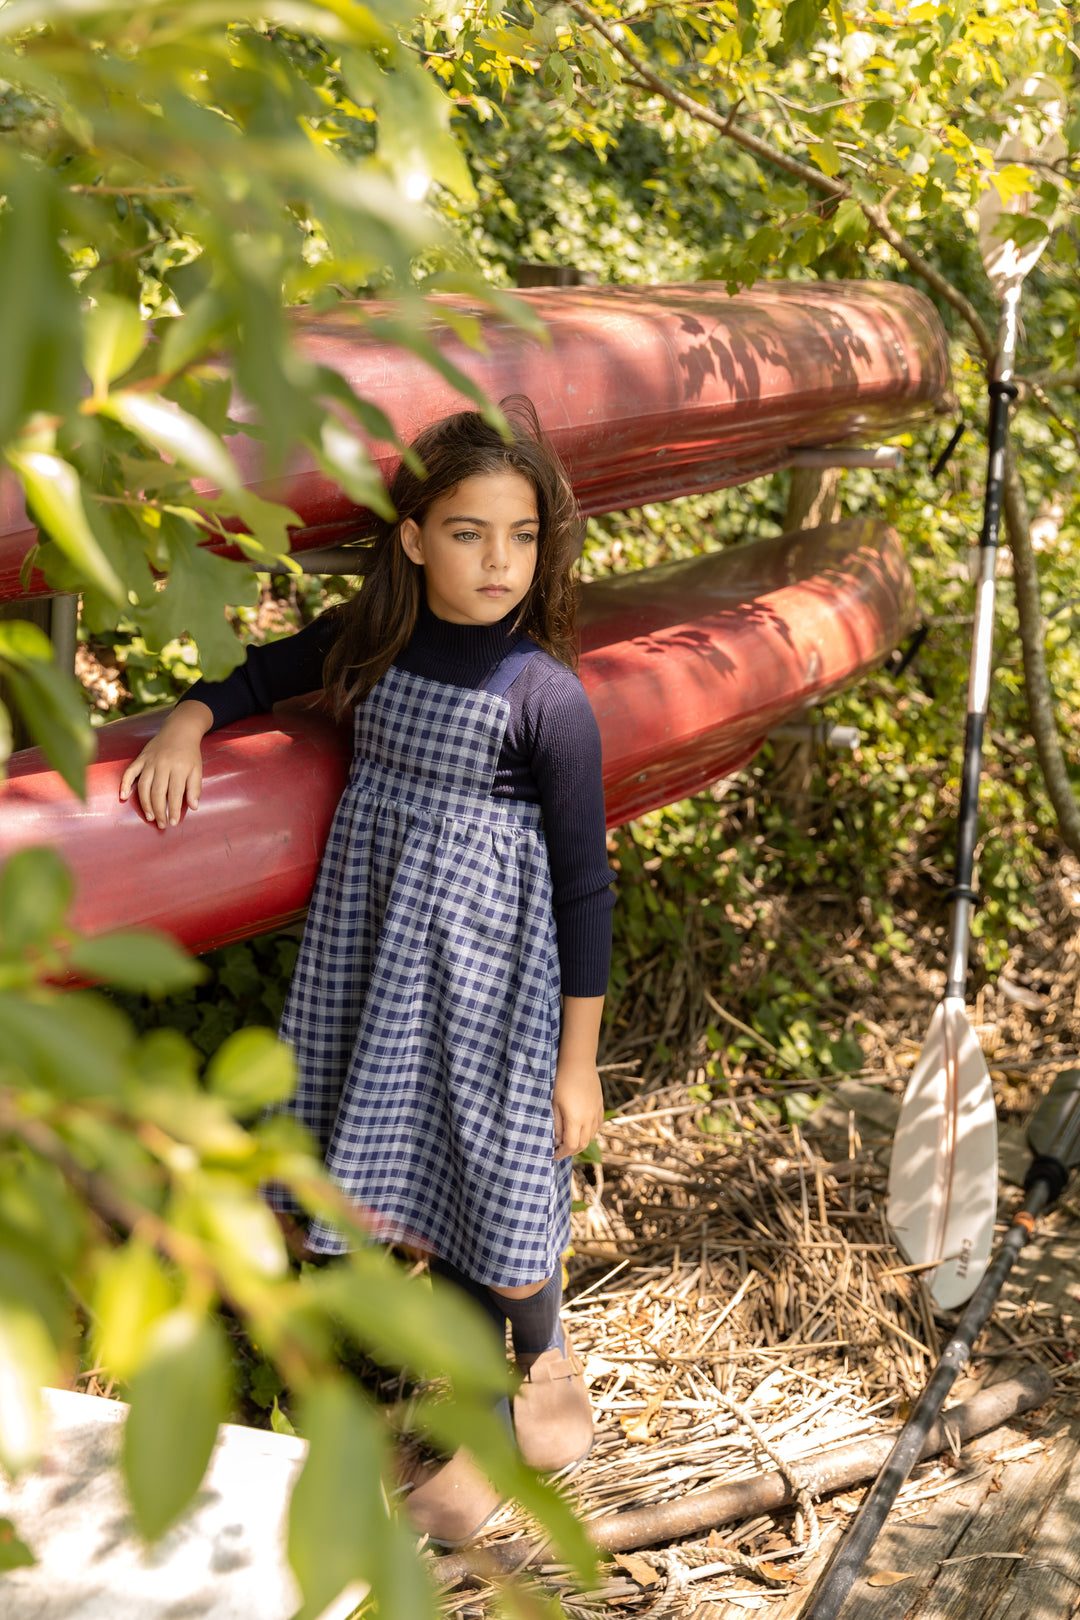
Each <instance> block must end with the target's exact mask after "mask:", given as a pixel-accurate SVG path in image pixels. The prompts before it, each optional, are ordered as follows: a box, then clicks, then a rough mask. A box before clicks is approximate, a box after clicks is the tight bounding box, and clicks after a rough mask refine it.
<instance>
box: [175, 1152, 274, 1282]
mask: <svg viewBox="0 0 1080 1620" xmlns="http://www.w3.org/2000/svg"><path fill="white" fill-rule="evenodd" d="M184 1221H185V1224H186V1225H187V1224H190V1223H191V1222H192V1221H194V1222H195V1223H196V1224H197V1226H198V1229H199V1231H200V1232H201V1233H202V1234H203V1235H204V1236H205V1237H206V1238H208V1239H209V1241H210V1242H211V1243H212V1244H213V1246H214V1250H215V1255H214V1258H215V1260H216V1263H217V1265H218V1266H219V1267H220V1269H221V1271H222V1272H223V1273H224V1275H225V1277H226V1279H228V1282H229V1285H230V1287H231V1289H232V1291H233V1292H234V1293H236V1294H237V1295H239V1296H240V1297H241V1298H242V1297H243V1296H244V1291H245V1289H246V1288H248V1287H250V1284H251V1283H252V1282H253V1281H259V1282H265V1281H267V1280H270V1281H273V1280H279V1279H281V1278H283V1277H285V1276H286V1275H287V1274H288V1270H289V1257H288V1254H287V1252H286V1249H285V1240H284V1238H283V1237H282V1234H281V1228H280V1226H279V1225H278V1223H277V1219H276V1217H275V1216H274V1213H273V1211H272V1210H271V1209H270V1208H269V1207H268V1206H267V1205H266V1204H265V1203H264V1202H263V1200H262V1199H261V1198H260V1197H259V1195H258V1193H257V1192H256V1191H255V1189H254V1188H253V1187H249V1186H247V1185H245V1184H244V1183H243V1182H241V1181H240V1180H239V1179H238V1178H237V1177H235V1176H230V1175H220V1174H218V1175H215V1174H204V1175H202V1176H200V1177H199V1178H198V1180H197V1181H195V1182H193V1184H192V1188H191V1190H190V1193H189V1195H188V1197H187V1199H186V1200H185V1203H184Z"/></svg>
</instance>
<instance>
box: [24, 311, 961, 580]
mask: <svg viewBox="0 0 1080 1620" xmlns="http://www.w3.org/2000/svg"><path fill="white" fill-rule="evenodd" d="M517 296H518V297H520V299H521V300H522V302H523V303H524V304H526V305H527V306H529V308H530V309H531V310H532V312H533V313H534V314H535V315H537V316H539V317H540V319H542V320H543V321H544V323H545V325H546V328H547V332H548V339H549V341H548V342H547V343H542V342H541V341H540V340H539V339H537V338H535V337H531V336H529V335H528V334H527V333H525V332H523V331H522V330H521V328H519V327H516V326H513V325H512V324H511V323H510V322H508V321H506V320H505V319H503V318H501V317H499V316H497V315H493V314H492V313H490V312H485V311H484V310H481V309H478V308H474V307H472V306H470V305H469V304H468V302H467V301H465V300H462V299H445V300H442V302H443V303H445V304H446V305H448V306H450V307H451V308H452V309H453V310H454V311H456V312H457V313H458V314H460V313H468V314H470V315H473V316H475V317H476V319H477V321H478V322H479V326H480V329H481V331H482V333H483V338H484V345H485V347H484V349H483V351H477V350H476V349H471V348H468V347H467V346H466V345H465V344H464V343H463V342H462V341H461V339H460V338H458V337H457V336H456V335H455V334H454V333H452V332H451V331H449V330H448V329H447V328H445V327H439V326H436V327H435V328H434V329H433V332H432V337H433V339H434V341H435V342H436V343H437V346H438V347H439V348H440V349H441V351H442V352H443V353H444V354H445V356H446V357H447V358H448V359H449V360H451V361H452V362H453V363H454V364H455V365H456V366H457V367H458V368H459V369H460V370H461V371H462V372H463V373H464V374H465V375H467V376H468V377H469V378H470V379H471V380H472V381H473V382H474V383H476V384H478V385H479V386H480V387H481V388H483V389H484V391H485V392H486V393H487V394H488V396H489V397H490V398H493V399H500V398H503V397H505V396H506V395H508V394H522V393H523V394H527V395H528V396H529V397H530V398H531V399H532V400H533V402H534V404H535V405H536V408H537V411H538V413H539V416H540V420H541V422H542V423H543V425H544V427H545V429H546V431H547V432H548V433H549V434H550V436H551V439H552V441H553V442H554V444H555V446H556V448H557V449H558V451H559V452H560V454H561V455H562V456H563V458H564V459H565V461H566V464H567V467H568V469H569V471H570V475H571V478H572V481H573V483H574V487H575V490H576V492H577V496H578V500H579V502H580V504H581V507H582V510H583V511H584V512H585V513H586V514H593V513H600V512H612V511H624V510H626V509H627V508H628V507H632V506H640V505H642V504H644V503H647V502H651V501H664V500H670V499H673V498H674V497H676V496H680V495H688V494H694V493H698V492H701V491H705V490H714V489H721V488H724V487H725V486H728V485H732V484H740V483H745V482H747V481H748V480H749V479H752V478H757V477H759V476H761V475H762V474H765V473H770V472H775V471H777V470H778V469H779V468H782V467H785V466H788V465H789V464H790V460H791V455H792V452H793V451H794V450H796V449H799V448H803V447H808V446H820V445H831V444H837V443H840V442H855V441H865V440H868V439H871V440H873V439H877V438H881V437H885V436H888V435H890V434H895V433H897V432H899V431H900V430H901V429H903V428H904V427H906V426H909V425H910V424H911V423H912V422H913V421H916V420H917V419H918V418H920V417H922V416H925V415H927V414H928V413H929V412H930V411H931V410H932V409H933V407H934V405H935V403H936V402H937V401H938V400H939V399H940V397H941V395H942V393H943V392H944V390H945V388H946V387H947V385H948V377H949V372H948V359H947V354H946V347H945V334H944V330H943V328H942V326H941V323H940V321H939V320H938V317H937V314H936V312H935V310H934V308H933V306H932V305H931V304H930V302H929V300H928V299H926V298H924V297H923V295H922V294H921V293H918V292H916V291H914V290H913V289H912V288H910V287H902V286H899V285H896V284H893V283H887V282H873V283H871V282H765V283H762V284H761V285H759V286H757V287H754V288H751V289H750V290H749V291H748V292H744V293H740V294H738V295H737V296H736V297H733V298H729V297H728V296H727V294H726V292H725V291H724V289H723V287H722V286H720V285H718V284H715V283H708V282H701V283H695V284H693V285H689V286H665V287H597V288H575V289H564V290H560V291H552V290H551V289H550V288H543V289H535V290H531V291H525V292H521V293H519V294H518V295H517ZM439 302H440V301H439V300H434V301H433V303H434V304H435V305H436V306H437V305H438V303H439ZM372 308H373V306H371V305H348V304H343V305H340V306H338V308H336V309H334V310H332V311H329V312H323V313H314V312H312V311H299V312H298V313H297V317H296V319H297V326H298V328H299V331H300V334H301V344H302V347H303V348H304V350H305V351H306V352H307V353H308V354H309V355H310V356H311V358H312V359H314V360H316V361H318V362H319V363H320V364H322V365H325V366H328V367H330V368H331V369H333V370H335V371H337V372H340V373H341V374H342V375H343V376H345V377H346V378H347V379H348V381H349V382H350V383H351V384H352V385H353V387H354V388H355V389H356V390H357V391H358V392H360V393H361V394H362V395H363V396H364V397H366V398H368V399H370V400H372V401H374V403H376V404H377V405H379V406H380V407H381V408H382V409H383V410H384V411H385V412H386V414H387V416H388V417H389V419H390V421H391V422H392V424H393V426H394V428H395V430H396V432H397V433H398V435H399V436H400V437H401V438H402V439H404V440H406V441H407V440H409V439H412V438H413V437H414V436H415V434H416V433H417V432H418V431H419V430H420V429H421V428H422V427H424V426H426V425H427V424H428V423H430V422H432V421H434V420H436V419H437V418H438V417H440V416H443V415H446V414H447V413H449V412H451V411H455V410H460V409H462V408H463V407H465V406H468V405H469V404H470V403H471V402H470V401H469V400H467V399H466V398H465V396H463V395H462V394H460V393H459V392H458V391H457V390H456V389H455V388H454V387H453V386H452V385H451V384H450V383H449V382H447V381H446V380H445V379H444V378H442V377H441V376H439V375H438V374H437V373H436V372H434V371H433V370H432V369H431V368H430V367H429V366H427V365H425V364H423V363H422V362H421V361H419V360H418V359H416V357H415V356H413V355H411V354H409V353H407V352H406V351H405V350H403V349H401V348H399V347H397V346H396V345H394V344H393V343H390V342H388V341H386V340H384V339H379V338H376V337H375V336H373V335H372V334H371V332H370V331H369V330H368V329H367V328H366V326H365V324H364V321H365V316H367V315H370V314H371V312H372ZM376 308H377V306H376ZM245 414H246V408H245V406H244V403H243V401H237V402H236V403H235V407H234V410H233V416H234V418H235V419H236V420H238V421H242V420H244V419H245ZM229 443H230V448H231V449H232V452H233V454H234V456H235V458H236V460H237V462H238V464H239V467H240V470H241V474H242V478H243V482H244V483H245V485H246V486H247V487H249V488H250V489H252V490H254V491H255V492H257V493H258V494H260V495H262V496H264V497H266V498H270V499H277V500H281V501H283V502H284V503H285V504H286V505H288V506H290V507H291V508H292V509H293V510H294V511H295V512H296V513H297V515H298V517H299V519H300V526H299V527H298V528H297V529H296V530H294V531H293V535H292V547H293V550H294V551H296V552H301V551H304V550H309V549H311V548H312V547H322V546H327V545H333V544H338V543H340V542H341V541H342V540H345V539H348V538H350V537H354V536H356V535H357V534H358V533H359V532H362V531H363V529H364V528H365V526H366V525H367V523H368V518H367V514H365V513H364V512H363V511H362V510H361V509H359V508H358V507H356V506H354V505H353V504H352V503H351V502H350V501H349V500H348V498H347V497H346V496H345V495H344V494H342V492H341V491H340V490H339V489H338V488H337V486H336V485H335V484H334V483H332V482H331V480H329V479H328V478H327V477H326V476H325V475H324V474H323V473H322V472H321V471H320V470H319V469H318V468H317V466H315V464H314V463H313V462H312V461H311V460H310V459H305V458H304V456H302V455H298V456H297V457H296V459H295V460H294V462H293V464H292V466H291V468H290V470H289V472H288V474H287V475H286V476H283V477H274V478H272V477H270V476H268V475H267V473H266V472H265V470H264V468H263V466H262V456H261V450H260V447H259V445H258V443H257V442H256V440H254V439H253V438H251V437H249V436H247V435H245V434H243V433H238V434H236V435H235V436H233V437H232V438H231V439H230V441H229ZM369 448H370V450H371V453H372V455H373V456H374V459H375V461H376V462H377V464H378V466H379V468H380V471H381V472H382V473H383V475H384V476H387V477H388V476H389V475H390V474H391V473H392V472H393V470H394V468H395V466H396V465H397V457H396V456H395V455H394V453H393V450H392V448H391V447H390V446H388V445H386V444H385V443H373V442H370V441H369ZM36 539H37V532H36V530H35V529H34V528H33V526H32V525H31V524H30V522H29V520H28V519H27V516H26V512H25V508H24V507H23V504H22V499H21V495H20V492H19V489H18V486H17V484H16V483H15V480H14V479H13V478H12V477H11V475H10V474H3V475H0V601H3V600H11V599H13V598H15V597H19V596H22V595H25V594H30V595H40V594H45V593H47V592H48V586H47V585H46V583H45V581H44V579H43V578H42V576H41V575H40V574H38V573H35V574H33V575H32V577H31V579H30V582H29V587H28V589H26V590H24V587H23V586H22V584H21V583H20V578H19V570H20V568H21V566H22V563H23V561H24V559H25V557H26V554H27V552H28V550H29V549H30V547H31V546H32V545H33V544H34V543H35V541H36ZM214 549H224V550H225V551H226V554H229V555H239V553H238V552H236V551H235V549H234V548H227V547H225V548H221V547H218V546H215V547H214Z"/></svg>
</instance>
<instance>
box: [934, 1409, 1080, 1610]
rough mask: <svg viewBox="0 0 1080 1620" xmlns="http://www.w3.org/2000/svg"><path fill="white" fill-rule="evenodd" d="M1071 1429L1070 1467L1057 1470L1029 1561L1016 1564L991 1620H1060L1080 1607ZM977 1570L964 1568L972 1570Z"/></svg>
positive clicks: (1078, 1459) (1076, 1466) (1077, 1465)
mask: <svg viewBox="0 0 1080 1620" xmlns="http://www.w3.org/2000/svg"><path fill="white" fill-rule="evenodd" d="M1072 1429H1073V1433H1072V1435H1071V1445H1070V1446H1068V1447H1065V1446H1062V1447H1061V1449H1062V1451H1063V1452H1065V1451H1066V1450H1070V1451H1071V1453H1072V1456H1071V1462H1070V1464H1069V1466H1068V1469H1067V1470H1066V1469H1064V1468H1063V1469H1062V1470H1061V1471H1060V1472H1059V1474H1058V1476H1057V1477H1058V1481H1059V1483H1058V1484H1057V1486H1056V1488H1055V1490H1054V1492H1053V1494H1052V1495H1051V1496H1049V1497H1048V1498H1046V1500H1045V1503H1044V1512H1043V1515H1042V1517H1041V1518H1040V1519H1039V1521H1038V1522H1037V1524H1036V1526H1035V1532H1034V1534H1033V1535H1032V1537H1031V1539H1030V1540H1029V1542H1028V1545H1027V1549H1026V1557H1025V1558H1024V1561H1023V1563H1014V1564H1013V1572H1012V1579H1011V1581H1010V1582H1009V1583H1008V1586H1007V1587H1006V1588H1005V1590H1004V1591H1003V1593H1002V1595H1001V1597H1000V1598H999V1600H998V1603H997V1605H996V1606H995V1607H994V1608H992V1609H988V1610H987V1611H986V1612H987V1620H1060V1617H1064V1616H1066V1615H1072V1614H1075V1613H1076V1612H1077V1609H1078V1608H1080V1443H1078V1440H1077V1436H1076V1432H1075V1430H1076V1425H1075V1424H1074V1425H1073V1426H1072ZM1060 1444H1061V1442H1060V1441H1059V1442H1056V1444H1055V1450H1056V1449H1057V1446H1058V1445H1060ZM1007 1550H1010V1551H1019V1550H1020V1549H1019V1548H1018V1547H1017V1548H1010V1549H1007ZM964 1567H965V1566H960V1571H961V1573H963V1570H964ZM978 1567H979V1566H977V1565H971V1564H969V1565H967V1566H966V1568H967V1570H968V1571H971V1570H973V1569H974V1568H978Z"/></svg>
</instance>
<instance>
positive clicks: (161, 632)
mask: <svg viewBox="0 0 1080 1620" xmlns="http://www.w3.org/2000/svg"><path fill="white" fill-rule="evenodd" d="M161 527H162V534H163V536H164V537H165V538H166V540H167V542H168V545H169V550H170V553H171V562H172V566H171V569H170V572H169V578H168V581H167V583H166V586H165V589H164V590H163V591H158V592H156V593H155V595H154V597H153V599H152V600H151V601H150V603H149V604H147V605H146V606H145V607H141V608H140V611H139V622H140V626H141V628H142V632H143V637H144V639H145V641H146V644H147V646H148V647H149V648H150V650H151V651H152V652H160V651H161V649H162V647H164V646H166V645H167V644H168V642H170V641H173V640H174V639H175V638H176V637H177V636H182V635H185V634H186V635H190V636H192V637H193V639H194V640H195V641H196V642H197V644H198V648H199V661H200V663H201V665H202V671H203V674H204V675H205V676H206V677H207V679H208V680H212V681H220V680H223V679H224V678H225V676H226V675H228V674H229V673H230V672H231V671H232V670H234V669H235V668H236V666H237V664H240V663H243V660H244V647H243V644H242V642H241V641H240V639H239V637H238V636H237V635H236V634H235V632H234V631H233V629H232V626H231V625H230V624H229V622H228V620H227V619H226V617H225V608H226V605H231V606H235V605H237V604H244V605H247V606H253V605H254V603H255V602H256V601H257V600H258V595H259V582H258V580H257V579H256V577H255V575H254V573H253V572H252V571H251V569H250V568H248V567H246V566H245V565H244V564H243V563H236V562H231V561H229V560H228V559H227V558H225V557H215V556H214V554H213V552H210V551H207V550H206V549H205V548H204V547H203V546H200V545H199V543H198V538H197V531H196V530H195V529H194V528H192V526H191V525H190V524H189V523H184V522H181V521H180V520H179V519H177V518H174V517H172V516H168V515H167V516H166V517H165V518H163V520H162V525H161Z"/></svg>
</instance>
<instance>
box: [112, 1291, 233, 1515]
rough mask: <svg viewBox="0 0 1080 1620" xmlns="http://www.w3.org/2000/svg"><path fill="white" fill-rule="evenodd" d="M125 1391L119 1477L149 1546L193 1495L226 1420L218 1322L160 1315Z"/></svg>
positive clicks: (177, 1313) (186, 1313)
mask: <svg viewBox="0 0 1080 1620" xmlns="http://www.w3.org/2000/svg"><path fill="white" fill-rule="evenodd" d="M130 1393H131V1410H130V1412H129V1414H128V1419H127V1423H126V1424H125V1426H124V1449H123V1468H124V1479H125V1481H126V1483H127V1488H128V1494H129V1496H130V1498H131V1506H132V1510H133V1512H134V1515H135V1522H136V1524H137V1525H138V1527H139V1530H140V1531H141V1533H142V1534H143V1535H144V1536H145V1537H146V1539H147V1540H148V1541H156V1540H157V1538H158V1537H159V1536H160V1535H162V1534H163V1533H164V1531H166V1530H167V1529H168V1528H169V1526H170V1524H172V1523H173V1522H174V1520H175V1519H177V1518H178V1517H179V1515H180V1514H181V1513H182V1512H183V1511H184V1509H185V1508H186V1507H187V1506H188V1504H189V1503H190V1501H191V1499H192V1497H193V1496H194V1495H195V1492H196V1491H197V1490H198V1488H199V1485H200V1484H201V1482H202V1477H203V1475H204V1474H205V1472H206V1465H207V1463H208V1462H209V1461H210V1454H211V1452H212V1451H213V1449H214V1442H215V1441H216V1439H217V1431H218V1425H219V1424H220V1423H222V1422H223V1421H224V1419H225V1417H226V1416H227V1414H228V1405H229V1357H228V1351H227V1348H226V1345H225V1340H224V1336H223V1334H222V1331H221V1328H220V1327H219V1325H218V1323H217V1322H216V1321H214V1320H213V1319H212V1318H210V1317H206V1316H198V1315H196V1313H195V1312H194V1311H191V1310H188V1309H185V1308H180V1309H177V1310H174V1311H170V1312H169V1313H168V1315H166V1316H163V1317H160V1318H159V1319H158V1320H157V1322H155V1323H154V1325H153V1327H152V1328H151V1330H150V1333H149V1335H148V1338H147V1353H146V1356H145V1358H144V1360H143V1362H142V1365H141V1366H140V1368H139V1370H138V1371H137V1372H136V1374H135V1376H134V1377H133V1378H132V1380H131V1392H130Z"/></svg>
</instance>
